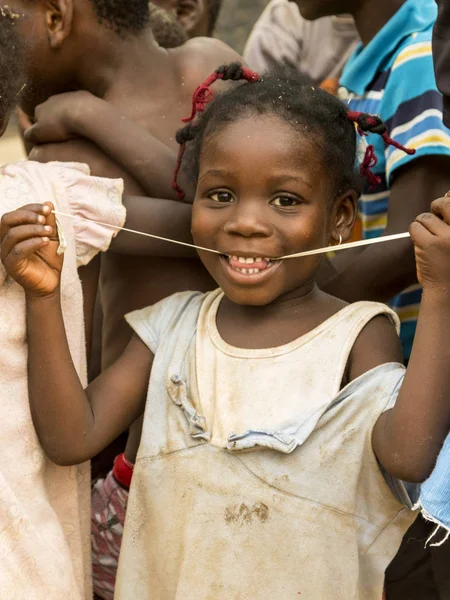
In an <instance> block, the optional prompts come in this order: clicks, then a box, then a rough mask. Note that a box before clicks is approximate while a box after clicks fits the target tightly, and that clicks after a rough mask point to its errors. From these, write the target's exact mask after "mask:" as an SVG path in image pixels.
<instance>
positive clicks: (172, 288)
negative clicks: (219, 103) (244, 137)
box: [14, 0, 239, 460]
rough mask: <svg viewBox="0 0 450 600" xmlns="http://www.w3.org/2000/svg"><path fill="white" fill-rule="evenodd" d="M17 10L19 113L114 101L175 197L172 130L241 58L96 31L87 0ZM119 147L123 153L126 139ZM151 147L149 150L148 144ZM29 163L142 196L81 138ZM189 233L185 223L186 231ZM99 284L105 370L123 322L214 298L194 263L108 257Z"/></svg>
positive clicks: (94, 272) (123, 342) (157, 186)
mask: <svg viewBox="0 0 450 600" xmlns="http://www.w3.org/2000/svg"><path fill="white" fill-rule="evenodd" d="M14 9H16V10H17V12H19V13H21V14H23V15H24V17H23V18H22V19H20V20H19V21H18V31H19V33H20V34H21V35H22V37H23V38H24V39H25V41H26V47H27V51H28V52H29V55H28V56H27V57H26V58H27V64H28V68H29V72H28V78H29V86H28V88H26V91H25V93H24V95H23V99H24V100H23V106H22V108H23V109H24V110H25V111H26V112H27V113H28V114H29V115H30V116H32V115H33V112H34V109H35V107H36V106H37V105H38V104H40V103H42V102H44V101H45V100H47V99H48V98H49V97H50V96H53V95H55V94H59V93H66V92H69V91H75V90H86V91H89V92H91V94H93V95H94V96H97V97H99V98H102V99H104V100H106V101H108V102H109V103H111V104H112V105H114V107H115V108H116V109H117V111H118V112H119V114H120V115H121V117H125V118H126V119H128V120H130V121H133V122H134V123H135V124H137V126H139V127H140V131H136V129H134V130H133V131H134V132H135V134H136V137H135V138H134V139H133V138H131V140H130V142H129V145H130V146H133V145H134V141H136V144H137V146H138V147H140V148H142V146H141V145H139V144H140V140H141V139H142V132H144V133H145V134H152V136H153V138H152V142H154V144H153V146H152V148H153V151H152V152H151V153H150V154H146V153H145V154H144V153H143V154H141V155H140V159H141V160H142V157H148V156H151V157H152V161H153V165H152V168H153V171H152V174H154V179H153V189H154V190H155V192H156V191H157V192H158V193H155V192H153V194H152V195H155V196H157V197H166V198H173V197H174V193H173V190H172V187H171V180H172V177H171V176H170V177H169V174H170V175H171V174H172V172H173V168H174V165H175V160H176V152H177V150H178V148H177V144H176V141H175V131H176V130H177V128H178V127H179V125H180V122H181V119H182V117H185V116H186V115H189V114H190V111H191V99H192V94H193V92H194V90H195V89H196V87H197V86H198V85H199V83H200V82H201V81H203V80H204V79H205V78H206V77H207V76H209V75H210V73H211V72H213V71H214V70H215V69H216V68H217V67H218V66H220V65H221V64H226V63H230V62H234V61H236V60H239V57H238V55H236V53H235V52H234V51H232V50H231V49H230V48H228V47H227V46H226V45H225V44H222V43H221V42H219V41H217V40H210V39H201V40H200V39H197V40H192V41H190V42H188V43H186V44H184V45H183V46H182V47H181V48H176V49H173V50H164V49H162V48H160V47H159V46H158V45H157V44H156V43H155V41H154V39H153V35H152V32H151V29H150V28H147V29H146V30H144V31H143V32H141V33H140V34H138V35H136V36H125V37H120V36H118V35H117V34H116V33H115V32H114V31H112V30H111V29H109V28H107V27H104V26H102V25H101V24H99V23H98V20H97V18H96V16H95V14H94V12H93V7H92V4H91V2H90V0H38V2H33V3H29V2H27V1H26V0H15V1H14ZM180 82H181V85H180ZM220 87H221V86H220V85H219V86H218V89H220ZM150 92H151V93H150ZM130 99H132V100H130ZM96 118H97V120H98V121H100V122H101V123H102V124H103V126H104V130H105V132H107V131H109V130H110V128H111V123H110V122H108V121H104V122H103V121H102V120H101V119H99V115H98V114H97V115H96ZM115 125H117V121H115ZM115 125H114V127H113V129H116V127H115ZM116 139H117V138H116ZM127 139H128V138H127ZM117 144H118V145H121V144H122V139H119V141H118V142H117ZM145 147H146V149H148V145H147V146H145ZM155 147H156V151H155ZM135 157H136V154H133V159H134V158H135ZM30 158H31V159H33V160H38V161H41V162H48V161H51V160H59V161H75V162H83V163H87V164H88V165H89V166H90V168H91V173H92V174H94V175H98V176H104V177H122V178H123V179H124V182H125V192H126V193H127V194H129V195H136V196H142V195H146V194H145V193H144V190H143V188H142V187H141V186H140V185H139V183H138V182H137V181H136V180H135V178H134V177H133V176H132V175H130V172H129V171H128V170H127V169H126V166H125V167H122V166H119V164H118V163H117V162H114V160H113V159H111V158H110V157H109V156H106V155H105V154H104V153H103V152H102V151H101V150H100V149H99V148H98V147H97V146H96V145H95V144H93V143H91V142H89V141H88V140H87V139H85V138H84V139H73V140H69V141H67V142H64V143H55V144H45V145H41V146H39V147H35V148H34V150H33V151H32V153H31V155H30ZM138 158H139V157H138ZM144 166H146V165H144ZM141 172H142V170H141ZM172 208H173V210H174V212H172V213H171V212H169V209H170V210H172ZM176 211H177V207H176V206H172V207H169V206H168V211H167V214H166V218H167V220H168V221H170V220H172V219H174V218H175V219H176V220H178V216H177V215H176ZM188 225H189V217H187V219H186V221H185V222H184V224H183V225H182V227H181V230H183V229H184V228H185V227H186V226H188ZM174 237H175V238H177V237H178V236H177V235H174ZM168 256H170V252H168ZM99 272H100V264H99V260H98V259H97V260H94V261H92V263H91V264H90V265H89V266H88V267H85V268H83V269H81V270H80V276H81V278H82V283H83V294H84V298H85V322H86V328H87V331H86V338H87V340H88V343H89V342H90V340H91V339H92V330H93V312H92V310H93V307H94V304H95V297H96V294H97V284H98V279H99ZM100 280H101V298H102V308H103V313H104V320H103V349H104V351H103V352H102V361H103V366H104V367H107V366H109V365H111V364H112V363H113V362H114V361H115V360H116V359H117V358H118V357H119V356H120V355H121V353H122V352H123V350H124V349H125V347H126V346H127V344H128V342H129V340H130V335H131V333H130V331H129V329H128V327H127V325H126V323H125V321H124V319H123V315H124V314H126V313H127V312H130V311H132V310H134V309H137V308H141V307H143V306H148V305H151V304H154V303H155V302H157V301H159V300H161V299H162V298H165V297H167V296H169V295H170V294H173V293H175V292H178V291H183V290H190V289H195V290H197V289H198V290H208V289H211V288H212V287H213V285H214V283H213V281H212V280H211V278H210V277H209V275H208V273H207V272H206V271H205V269H204V268H203V266H202V264H201V262H200V261H199V260H198V259H197V258H185V259H180V258H169V257H158V256H155V257H154V258H152V259H148V258H143V257H140V256H133V257H132V258H130V257H126V256H123V255H119V254H114V255H113V254H111V253H110V254H109V255H105V256H104V257H103V260H102V268H101V273H100ZM89 347H90V346H89ZM139 435H140V434H137V435H136V436H135V438H136V439H134V441H132V442H131V446H132V449H131V450H130V452H128V453H127V456H128V458H129V460H134V457H135V454H136V451H137V444H138V438H139Z"/></svg>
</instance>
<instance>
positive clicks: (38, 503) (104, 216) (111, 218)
mask: <svg viewBox="0 0 450 600" xmlns="http://www.w3.org/2000/svg"><path fill="white" fill-rule="evenodd" d="M122 189H123V184H122V181H121V180H109V179H100V178H95V177H90V176H89V169H88V167H86V166H84V165H73V164H64V163H48V164H39V163H35V162H23V163H18V164H13V165H6V166H3V167H1V168H0V216H1V215H2V214H4V213H5V212H10V211H12V210H15V209H17V208H20V207H21V206H23V205H25V204H30V203H36V202H38V203H43V202H46V201H47V200H50V201H52V202H53V203H54V204H55V206H56V208H57V209H58V210H60V211H63V212H66V213H71V214H78V215H81V216H85V217H92V218H94V219H98V220H100V221H103V222H107V223H110V224H111V225H118V226H121V225H123V222H124V220H125V209H124V207H123V206H122V204H121V195H122ZM61 225H62V228H63V232H64V238H65V241H66V246H67V247H66V251H65V256H64V267H63V271H62V277H61V304H62V312H63V317H64V324H65V329H66V333H67V341H68V343H69V348H70V353H71V356H72V360H73V364H74V367H75V369H76V370H77V373H78V375H79V377H80V379H81V382H82V383H83V385H85V384H86V382H87V378H86V347H85V339H84V318H83V296H82V290H81V282H80V279H79V277H78V274H77V266H78V265H79V264H85V263H86V262H88V260H89V257H92V256H93V255H94V254H96V253H97V252H99V251H100V250H101V249H103V248H107V247H108V245H109V243H110V241H111V238H112V236H113V230H112V229H111V228H109V227H99V226H95V228H94V229H90V226H91V225H90V224H89V225H88V227H87V228H86V227H85V226H84V225H81V226H80V222H79V221H77V220H73V219H67V218H62V219H61ZM91 234H92V235H91ZM0 315H1V319H0V348H1V351H0V410H1V428H0V455H1V459H2V460H1V464H0V561H1V568H0V590H1V591H0V597H1V598H2V599H3V598H4V599H5V600H63V599H64V600H66V599H67V600H86V599H87V598H91V597H92V577H91V555H90V545H89V529H90V528H89V525H90V522H89V517H90V468H89V464H83V465H80V466H76V467H60V466H57V465H55V464H53V463H52V462H51V461H50V460H49V459H48V458H47V457H46V456H45V454H44V452H43V450H42V448H41V446H40V444H39V440H38V438H37V436H36V432H35V429H34V427H33V422H32V419H31V414H30V406H29V399H28V379H27V352H28V351H27V343H26V318H25V294H24V291H23V289H22V287H21V286H20V285H18V284H17V283H16V282H15V281H14V280H12V279H11V278H10V277H8V275H7V273H6V270H5V269H4V267H3V265H2V264H1V262H0Z"/></svg>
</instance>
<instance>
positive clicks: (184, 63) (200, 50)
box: [173, 37, 244, 89]
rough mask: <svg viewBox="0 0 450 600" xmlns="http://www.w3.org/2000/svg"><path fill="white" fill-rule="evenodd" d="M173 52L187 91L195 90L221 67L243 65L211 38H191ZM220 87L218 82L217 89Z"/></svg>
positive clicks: (235, 55)
mask: <svg viewBox="0 0 450 600" xmlns="http://www.w3.org/2000/svg"><path fill="white" fill-rule="evenodd" d="M173 52H174V54H175V56H176V57H177V60H178V64H179V68H180V71H181V74H182V77H183V79H184V81H185V83H186V87H187V89H195V88H196V87H197V86H198V85H199V84H200V83H201V82H202V81H203V80H204V79H206V78H207V77H208V76H209V75H210V74H211V73H213V72H214V71H215V70H216V69H217V68H218V67H220V66H222V65H228V64H230V63H235V62H239V63H242V64H244V59H243V58H242V57H241V56H240V55H239V54H238V53H237V52H236V51H235V50H233V49H232V48H230V46H228V45H227V44H225V43H224V42H221V41H220V40H216V39H213V38H207V37H199V38H193V39H192V40H189V41H188V42H186V43H185V44H183V46H180V48H177V49H176V50H174V51H173ZM225 85H226V84H225ZM222 86H223V84H221V83H220V82H219V86H218V88H219V89H220V87H222Z"/></svg>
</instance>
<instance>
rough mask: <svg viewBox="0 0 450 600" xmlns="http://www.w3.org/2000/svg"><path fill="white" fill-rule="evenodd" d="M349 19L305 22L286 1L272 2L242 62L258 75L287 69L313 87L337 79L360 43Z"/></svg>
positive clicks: (260, 21)
mask: <svg viewBox="0 0 450 600" xmlns="http://www.w3.org/2000/svg"><path fill="white" fill-rule="evenodd" d="M359 41H360V40H359V36H358V33H357V31H356V27H355V23H354V21H353V19H352V18H351V17H346V16H345V17H324V18H323V19H317V20H316V21H307V20H306V19H304V18H303V17H302V16H301V15H300V11H299V9H298V6H297V5H296V4H295V3H294V2H288V0H272V1H271V2H269V4H268V5H267V7H266V8H265V10H264V12H263V14H262V15H261V17H260V18H259V20H258V21H257V22H256V24H255V26H254V27H253V30H252V32H251V34H250V37H249V38H248V41H247V45H246V47H245V50H244V60H245V61H246V62H247V63H248V64H249V66H250V67H251V68H252V69H254V70H255V71H258V72H261V73H263V72H265V71H267V70H269V69H271V68H273V67H276V66H286V65H287V66H290V67H294V68H296V69H298V70H299V71H301V72H302V73H304V74H305V75H308V77H310V78H311V79H313V80H314V81H315V82H316V83H322V82H323V81H324V80H326V79H333V78H339V77H340V75H341V73H342V70H343V68H344V65H345V63H346V62H347V60H348V59H349V58H350V55H351V54H352V52H353V50H354V49H355V47H356V45H357V43H358V42H359Z"/></svg>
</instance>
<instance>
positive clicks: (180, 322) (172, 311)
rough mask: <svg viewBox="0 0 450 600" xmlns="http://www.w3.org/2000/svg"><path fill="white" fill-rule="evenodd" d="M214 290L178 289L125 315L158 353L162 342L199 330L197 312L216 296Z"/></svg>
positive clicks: (216, 291) (140, 335)
mask: <svg viewBox="0 0 450 600" xmlns="http://www.w3.org/2000/svg"><path fill="white" fill-rule="evenodd" d="M220 293H221V290H215V291H214V292H207V293H206V294H204V293H202V292H179V293H177V294H173V295H172V296H169V297H168V298H164V299H163V300H161V301H160V302H157V303H156V304H154V305H152V306H147V307H146V308H143V309H141V310H135V311H134V312H132V313H128V314H127V315H125V319H126V321H127V323H128V324H129V325H130V326H131V328H132V329H133V330H134V331H135V332H136V333H137V334H138V335H139V337H140V338H141V339H142V341H143V342H144V343H145V344H146V345H147V346H148V347H149V348H150V350H151V351H152V353H153V354H155V353H156V350H157V349H158V347H159V345H160V343H161V342H162V341H163V340H164V341H169V338H170V339H174V338H175V339H178V340H180V341H181V338H187V339H190V338H191V337H192V336H193V335H194V334H195V331H196V327H197V321H198V316H199V314H200V310H201V308H202V306H203V304H204V302H205V301H206V300H208V299H211V298H215V297H216V296H217V295H218V294H220Z"/></svg>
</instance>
